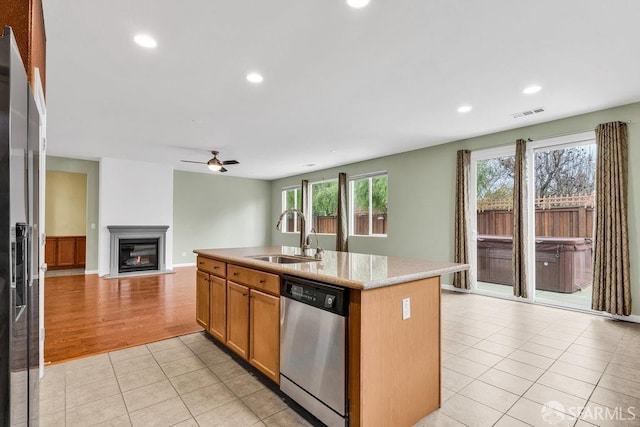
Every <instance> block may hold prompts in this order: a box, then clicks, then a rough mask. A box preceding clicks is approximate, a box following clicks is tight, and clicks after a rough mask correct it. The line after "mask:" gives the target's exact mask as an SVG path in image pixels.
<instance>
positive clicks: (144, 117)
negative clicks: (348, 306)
mask: <svg viewBox="0 0 640 427" xmlns="http://www.w3.org/2000/svg"><path fill="white" fill-rule="evenodd" d="M44 6H45V20H46V28H47V41H48V45H47V108H48V147H49V148H48V150H49V154H51V155H59V156H67V157H78V158H91V159H98V158H100V157H115V158H127V159H137V160H147V161H151V162H158V163H166V164H171V165H173V166H174V167H176V168H180V169H183V170H191V171H201V172H204V171H206V168H205V166H198V165H187V164H183V163H180V162H179V160H180V159H189V160H201V161H207V160H208V159H209V158H210V157H211V155H210V153H209V151H210V150H213V149H216V150H220V152H221V154H220V157H221V158H222V159H223V160H224V159H237V160H238V161H240V164H239V165H236V166H230V167H229V168H228V169H229V172H228V173H227V175H231V176H243V177H253V178H265V179H273V178H278V177H283V176H288V175H293V174H297V173H302V172H308V171H310V170H316V169H324V168H327V167H331V166H337V165H340V164H345V163H351V162H354V161H358V160H364V159H369V158H374V157H380V156H383V155H388V154H392V153H398V152H403V151H408V150H413V149H417V148H421V147H426V146H430V145H435V144H441V143H445V142H449V141H454V140H458V139H463V138H467V137H472V136H477V135H482V134H487V133H492V132H496V131H500V130H505V129H511V128H515V127H521V126H527V125H530V124H533V123H540V122H544V121H549V120H553V119H557V118H561V117H567V116H572V115H576V114H580V113H584V112H589V111H594V110H599V109H602V108H607V107H611V106H616V105H622V104H627V103H631V102H636V101H640V79H639V78H638V70H639V68H640V55H638V53H637V46H636V44H637V41H638V40H640V25H638V22H637V21H638V17H640V1H637V0H627V1H622V0H610V1H607V2H604V1H602V0H563V1H558V0H536V1H534V2H521V1H513V0H485V1H481V2H480V1H469V0H428V1H427V0H393V1H392V0H371V3H370V5H369V6H368V7H366V8H364V9H351V8H350V7H348V6H347V5H346V3H345V1H344V0H269V1H257V0H253V1H249V0H233V1H221V0H189V1H187V2H177V1H174V0H172V1H169V0H109V1H107V0H102V1H100V0H94V1H80V0H46V1H45V2H44ZM138 32H147V33H149V34H152V35H153V36H154V37H155V38H156V39H157V41H158V47H157V48H156V49H155V50H145V49H142V48H140V47H139V46H137V45H135V44H134V43H133V36H134V35H135V34H136V33H138ZM254 70H257V71H259V72H261V73H262V74H263V75H264V78H265V80H264V82H263V83H262V84H261V85H252V84H250V83H248V82H247V81H246V80H245V75H246V74H247V73H248V72H250V71H254ZM531 84H539V85H541V86H542V87H543V89H542V91H541V92H539V93H537V94H535V95H523V94H522V90H523V89H524V88H525V87H526V86H528V85H531ZM463 104H469V105H472V106H473V110H472V111H471V112H469V113H466V114H460V113H458V112H457V111H456V110H457V108H458V107H459V106H461V105H463ZM537 107H544V108H545V109H546V111H545V112H544V113H541V114H537V115H535V116H532V117H526V118H520V119H514V118H512V117H511V114H512V113H516V112H519V111H523V110H529V109H533V108H537ZM310 163H313V164H315V166H313V167H308V166H304V165H307V164H310Z"/></svg>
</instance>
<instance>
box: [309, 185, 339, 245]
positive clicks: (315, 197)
mask: <svg viewBox="0 0 640 427" xmlns="http://www.w3.org/2000/svg"><path fill="white" fill-rule="evenodd" d="M309 192H310V193H311V212H312V219H311V221H312V222H311V225H310V228H311V227H313V228H314V229H315V230H316V233H319V234H320V233H324V234H336V229H337V225H338V180H337V179H332V180H330V181H321V182H312V183H311V184H310V186H309Z"/></svg>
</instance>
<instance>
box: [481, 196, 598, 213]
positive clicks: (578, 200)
mask: <svg viewBox="0 0 640 427" xmlns="http://www.w3.org/2000/svg"><path fill="white" fill-rule="evenodd" d="M595 203H596V197H595V194H578V195H569V196H546V197H538V198H537V199H536V209H554V208H569V207H578V206H584V207H585V208H593V207H594V206H595ZM477 205H478V212H484V211H493V210H496V211H503V210H504V211H510V210H513V200H511V199H500V200H478V203H477Z"/></svg>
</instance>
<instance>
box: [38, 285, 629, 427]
mask: <svg viewBox="0 0 640 427" xmlns="http://www.w3.org/2000/svg"><path fill="white" fill-rule="evenodd" d="M442 322H443V323H442V336H443V341H442V408H441V409H439V410H438V411H436V412H434V413H433V414H431V415H429V416H427V417H426V418H425V419H423V420H421V421H420V422H419V423H418V424H417V425H418V426H464V425H466V426H493V425H495V426H500V427H510V426H514V427H517V426H527V425H533V426H551V425H557V426H565V425H568V426H573V425H575V426H577V427H590V426H592V425H597V426H640V325H637V324H629V323H623V322H614V321H611V320H608V319H605V318H603V317H599V316H594V315H589V314H583V313H578V312H572V311H566V310H560V309H555V308H549V307H543V306H537V305H531V304H524V303H518V302H513V301H507V300H501V299H496V298H490V297H484V296H480V295H472V294H457V293H448V292H445V293H443V297H442ZM545 404H546V405H545ZM40 411H41V418H40V419H41V425H42V426H65V425H66V426H81V425H87V426H88V425H102V426H131V425H133V426H154V425H165V426H171V425H176V426H251V425H256V426H260V425H263V426H264V425H267V426H295V425H309V423H308V422H307V421H305V420H304V419H303V418H302V417H300V416H299V415H298V414H297V413H296V412H294V411H293V410H292V409H291V408H289V407H288V405H287V404H286V402H284V401H283V400H282V399H281V398H280V397H279V396H278V395H277V394H276V393H274V392H273V391H271V390H270V389H269V388H267V387H265V385H264V384H263V383H262V382H260V381H258V380H257V379H256V378H255V377H254V376H253V375H252V374H251V373H249V372H248V371H247V370H245V368H244V367H243V366H241V365H240V364H238V363H236V362H235V361H234V360H233V359H231V358H230V357H229V356H228V355H227V354H226V353H225V352H223V351H222V350H220V349H219V348H218V347H217V346H216V345H214V344H213V343H212V342H211V341H210V340H209V339H207V338H206V337H205V336H204V335H203V334H192V335H187V336H184V337H181V338H173V339H170V340H166V341H160V342H156V343H152V344H148V345H146V346H145V345H143V346H138V347H133V348H130V349H126V350H121V351H116V352H112V353H109V354H104V355H99V356H92V357H88V358H85V359H80V360H77V361H73V362H67V363H63V364H59V365H54V366H50V367H47V368H46V370H45V378H44V380H43V381H42V384H41V404H40ZM635 414H638V417H636V416H635Z"/></svg>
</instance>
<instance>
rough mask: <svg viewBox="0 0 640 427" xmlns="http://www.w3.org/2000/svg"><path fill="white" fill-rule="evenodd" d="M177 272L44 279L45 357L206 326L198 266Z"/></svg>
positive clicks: (107, 347)
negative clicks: (200, 318) (199, 310)
mask: <svg viewBox="0 0 640 427" xmlns="http://www.w3.org/2000/svg"><path fill="white" fill-rule="evenodd" d="M175 272H176V273H175V274H164V275H156V276H139V277H131V278H126V279H110V280H106V279H101V278H99V277H98V276H97V275H87V276H85V275H81V276H61V277H49V278H47V279H46V281H45V318H44V321H45V322H44V323H45V334H46V335H45V347H44V360H45V362H52V363H56V362H61V361H65V360H70V359H75V358H78V357H83V356H88V355H92V354H98V353H104V352H107V351H112V350H116V349H121V348H125V347H131V346H135V345H140V344H146V343H149V342H153V341H158V340H162V339H166V338H171V337H175V336H178V335H184V334H189V333H192V332H197V331H201V330H202V327H200V326H199V325H198V324H197V323H196V315H195V313H196V269H195V267H183V268H176V269H175Z"/></svg>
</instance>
